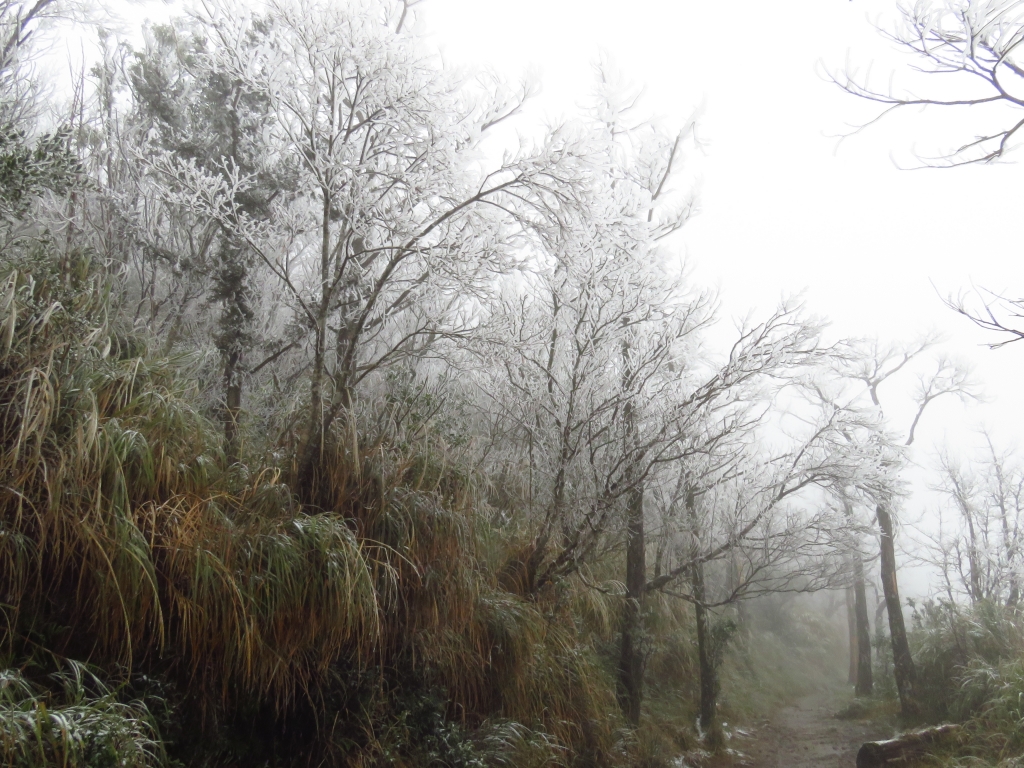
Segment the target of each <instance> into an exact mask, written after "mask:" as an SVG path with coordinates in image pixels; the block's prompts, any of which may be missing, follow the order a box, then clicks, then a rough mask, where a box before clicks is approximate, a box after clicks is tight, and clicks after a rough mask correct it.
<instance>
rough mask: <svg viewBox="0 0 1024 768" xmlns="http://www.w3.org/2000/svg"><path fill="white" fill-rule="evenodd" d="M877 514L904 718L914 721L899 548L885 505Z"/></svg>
mask: <svg viewBox="0 0 1024 768" xmlns="http://www.w3.org/2000/svg"><path fill="white" fill-rule="evenodd" d="M875 514H876V516H877V518H878V527H879V528H880V529H881V570H882V592H883V594H884V595H885V608H886V612H887V613H888V614H889V636H890V639H891V640H892V658H893V674H894V676H895V678H896V690H897V691H898V693H899V696H900V709H901V710H902V714H903V717H904V719H906V720H912V719H914V718H916V717H917V716H918V715H919V714H920V707H919V706H918V703H917V699H916V697H915V687H916V682H917V681H916V677H917V672H916V670H915V669H914V660H913V658H912V657H911V655H910V644H909V643H908V642H907V629H906V626H905V624H904V623H903V606H902V605H901V604H900V591H899V587H898V586H897V584H896V549H895V546H894V544H893V529H892V517H891V516H890V514H889V510H887V509H886V508H885V505H884V504H879V505H878V506H877V507H875Z"/></svg>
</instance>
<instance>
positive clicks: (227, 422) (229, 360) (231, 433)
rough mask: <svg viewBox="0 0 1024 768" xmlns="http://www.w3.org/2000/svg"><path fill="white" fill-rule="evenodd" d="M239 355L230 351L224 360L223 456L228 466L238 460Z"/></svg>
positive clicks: (240, 383) (240, 390) (240, 392)
mask: <svg viewBox="0 0 1024 768" xmlns="http://www.w3.org/2000/svg"><path fill="white" fill-rule="evenodd" d="M239 357H240V355H239V354H238V353H237V352H231V353H229V354H228V355H227V356H226V359H225V361H224V458H225V459H226V460H227V463H228V465H229V466H230V465H231V464H234V463H235V462H237V461H238V416H239V414H240V412H241V410H242V382H241V378H240V376H239V371H238V361H239Z"/></svg>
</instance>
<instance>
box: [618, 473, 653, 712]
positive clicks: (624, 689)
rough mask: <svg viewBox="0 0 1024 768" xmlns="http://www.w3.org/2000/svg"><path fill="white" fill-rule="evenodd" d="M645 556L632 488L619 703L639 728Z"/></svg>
mask: <svg viewBox="0 0 1024 768" xmlns="http://www.w3.org/2000/svg"><path fill="white" fill-rule="evenodd" d="M646 560H647V553H646V549H645V543H644V496H643V490H642V489H640V488H632V489H630V491H629V492H628V495H627V505H626V603H625V605H624V606H623V611H622V644H621V646H620V654H619V688H620V691H619V704H620V706H621V707H622V712H623V714H624V715H625V716H626V722H628V723H629V724H630V725H631V726H633V727H634V728H636V727H637V726H639V725H640V708H641V706H642V704H643V693H644V690H643V684H644V681H643V678H644V657H645V653H644V647H643V604H644V594H645V593H646V586H647V561H646Z"/></svg>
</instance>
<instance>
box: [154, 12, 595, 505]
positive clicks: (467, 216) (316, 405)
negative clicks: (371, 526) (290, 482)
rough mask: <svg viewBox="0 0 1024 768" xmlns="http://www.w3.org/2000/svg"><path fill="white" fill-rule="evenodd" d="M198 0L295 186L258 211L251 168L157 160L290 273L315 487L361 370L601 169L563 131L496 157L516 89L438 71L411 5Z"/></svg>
mask: <svg viewBox="0 0 1024 768" xmlns="http://www.w3.org/2000/svg"><path fill="white" fill-rule="evenodd" d="M206 10H207V16H206V17H205V18H204V23H205V24H206V26H207V29H208V30H209V35H210V41H211V42H210V45H211V49H212V50H213V51H214V54H213V56H214V58H215V60H216V64H217V67H218V69H219V70H220V71H223V72H224V73H225V76H226V77H228V78H231V79H234V80H237V81H238V82H241V83H244V84H245V86H244V87H245V89H246V90H248V91H251V92H253V93H258V94H262V95H263V96H264V97H265V98H266V99H267V109H268V114H269V115H270V116H272V122H270V123H268V124H267V125H265V126H264V130H265V131H267V132H268V133H270V134H272V135H271V136H270V137H269V138H268V139H267V141H268V142H269V143H272V144H273V145H274V146H275V147H276V152H278V153H280V155H281V156H282V158H284V159H285V160H286V161H287V162H288V163H290V165H291V167H292V168H294V172H293V177H292V184H293V188H294V192H293V194H292V195H291V197H290V199H289V200H288V201H287V204H285V203H284V202H283V201H282V202H278V201H275V202H274V207H275V210H274V211H272V214H271V216H270V217H269V219H268V220H267V221H266V222H265V221H262V220H260V219H259V218H257V217H254V216H252V215H251V214H250V213H249V212H247V211H246V210H245V209H244V208H243V206H242V205H240V204H239V202H238V195H239V193H240V192H242V191H244V190H248V189H251V188H252V187H253V186H255V185H257V184H258V180H257V179H256V178H254V177H253V176H252V175H247V174H245V173H243V172H241V170H237V171H236V172H235V173H234V174H233V175H230V176H229V177H223V178H220V177H219V178H211V176H210V174H208V173H206V172H204V171H203V169H201V168H199V167H198V166H196V165H195V164H193V163H183V162H175V163H173V164H171V163H169V164H168V165H167V167H166V168H165V172H166V173H167V174H168V175H173V176H175V178H176V182H177V183H178V185H179V186H180V187H181V188H182V189H183V190H187V192H188V199H189V200H191V201H192V204H193V205H195V206H196V207H198V208H201V209H202V210H203V211H204V212H206V213H208V214H210V215H213V216H215V217H216V219H217V220H218V221H219V222H222V223H223V225H224V226H225V227H227V228H230V229H231V230H232V231H235V232H238V233H239V237H240V238H241V239H242V240H243V241H244V242H245V243H246V245H247V246H248V247H249V248H252V249H253V252H254V253H255V254H256V255H257V257H258V258H259V259H260V260H261V261H262V263H263V264H264V266H265V267H266V268H267V269H269V270H270V271H271V272H272V273H273V275H274V276H275V277H276V279H277V280H278V281H279V283H280V285H282V286H283V288H284V292H285V295H286V300H287V301H288V303H289V304H290V306H291V310H292V312H293V314H294V317H295V320H294V323H295V325H296V327H298V328H300V329H302V331H303V345H302V346H303V351H304V353H305V360H306V364H307V365H308V369H307V370H308V381H309V389H308V399H307V401H306V405H305V406H304V407H305V411H306V414H307V417H306V418H305V419H304V422H305V424H304V428H303V429H302V434H301V437H300V442H301V449H300V451H299V461H298V470H297V476H298V478H299V483H300V486H303V487H306V488H310V487H312V484H313V482H314V479H315V478H314V475H315V474H316V470H317V465H318V462H319V457H320V456H321V453H322V450H323V446H324V441H325V440H327V439H328V438H329V434H330V429H331V426H332V424H333V423H334V422H335V420H336V419H337V418H338V417H339V415H341V414H343V413H344V412H346V411H347V410H349V409H350V408H351V406H352V404H353V402H354V400H353V398H354V393H355V391H356V389H357V387H358V386H359V385H360V384H361V383H362V382H363V381H364V380H366V379H367V377H370V376H372V375H374V374H375V373H377V372H378V371H380V370H381V369H382V368H384V367H386V366H389V365H391V364H393V363H395V362H397V361H400V360H402V359H405V358H408V357H410V356H416V355H420V354H422V353H423V351H424V350H425V349H427V348H429V347H431V346H433V345H435V344H436V343H439V342H440V341H441V340H444V339H450V338H457V337H460V336H463V335H465V334H467V333H468V332H469V331H470V330H471V329H472V328H473V327H474V325H475V324H476V323H477V318H478V314H479V306H480V304H481V303H482V302H483V301H485V299H486V296H487V295H488V294H489V292H490V291H491V290H492V288H493V285H494V280H495V276H497V275H500V274H502V273H504V272H506V271H507V270H509V269H510V268H511V267H513V266H515V265H516V264H517V263H518V262H519V260H520V259H521V252H522V248H523V245H524V243H525V241H527V240H528V239H530V238H532V237H533V236H534V234H533V232H534V230H535V229H537V228H543V227H548V226H552V225H557V221H558V216H559V213H560V211H561V210H562V208H564V207H565V206H566V205H567V204H569V203H571V201H572V199H573V197H574V187H575V185H576V184H577V183H578V182H579V181H580V180H581V179H582V178H584V177H585V176H586V175H588V174H591V173H592V172H593V170H592V166H591V164H590V163H589V161H588V160H587V158H586V157H585V152H584V151H583V150H582V148H581V147H580V146H579V144H578V142H577V141H576V139H575V137H573V136H571V135H569V134H567V133H566V132H564V131H559V130H555V131H553V132H551V133H550V134H549V135H547V136H546V137H545V138H544V139H543V140H542V141H540V142H539V143H537V144H536V145H530V146H520V147H518V148H514V149H512V150H509V151H508V152H507V153H506V154H505V155H504V157H503V158H501V159H499V160H496V161H491V160H488V159H487V155H486V154H483V153H482V152H481V142H482V141H483V138H484V136H485V134H487V132H488V130H489V128H490V127H492V126H493V125H495V124H496V123H497V122H500V121H501V120H503V119H504V118H506V117H508V116H509V115H510V114H512V113H513V112H515V111H516V110H517V109H518V107H519V105H520V103H521V100H522V98H524V96H525V94H524V93H523V92H513V91H511V90H510V89H508V88H506V87H505V86H504V85H502V84H501V83H496V82H491V83H484V84H482V85H474V84H469V83H466V82H463V81H462V80H460V79H459V78H458V77H457V76H456V75H455V74H453V73H452V72H450V71H448V70H444V69H443V68H442V67H440V66H439V65H438V63H437V62H436V61H435V60H434V59H433V58H431V57H430V56H429V55H428V54H427V53H425V51H424V48H423V46H422V44H421V43H420V41H419V40H418V39H417V38H416V37H415V36H414V35H412V34H409V33H408V32H407V29H408V28H409V27H408V25H404V26H403V23H402V22H403V19H404V18H405V16H406V11H407V10H408V9H407V7H406V5H404V4H403V5H391V4H387V3H377V2H368V3H356V4H352V5H350V6H348V7H339V6H337V5H334V4H327V3H316V2H300V3H296V4H289V3H285V2H281V3H271V4H270V5H269V6H268V8H267V11H266V14H265V15H264V16H262V17H261V18H260V19H259V20H256V19H254V18H253V17H252V16H251V14H249V13H248V12H247V10H246V9H245V8H243V7H241V6H235V5H229V4H226V3H224V4H211V5H209V6H207V8H206ZM257 25H258V27H259V30H260V37H261V41H260V42H259V43H258V44H257V43H254V42H253V34H254V30H255V28H256V26H257ZM183 194H184V193H183Z"/></svg>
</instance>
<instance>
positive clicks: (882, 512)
mask: <svg viewBox="0 0 1024 768" xmlns="http://www.w3.org/2000/svg"><path fill="white" fill-rule="evenodd" d="M934 343H935V340H934V339H932V338H925V339H923V340H921V341H919V342H917V343H914V344H910V345H897V344H892V345H888V346H884V345H881V344H879V343H878V342H877V341H874V342H861V343H859V344H855V345H853V346H852V347H851V350H850V353H849V354H847V355H845V356H844V357H842V358H838V359H837V361H836V362H837V365H836V370H837V372H838V373H839V374H840V376H841V377H845V378H847V379H849V380H851V381H853V382H857V383H858V384H859V385H860V387H861V392H860V395H859V396H860V397H862V398H864V399H866V400H868V401H869V404H870V407H873V408H875V409H876V410H877V412H878V414H879V417H880V418H881V417H882V399H881V395H880V394H879V389H880V387H881V386H882V384H884V383H885V382H887V381H890V380H891V379H892V377H893V376H895V375H896V374H898V373H899V372H900V371H903V370H905V369H907V367H908V366H909V365H910V364H911V363H912V362H913V361H915V360H916V359H918V358H920V356H921V355H922V354H923V353H924V352H925V351H926V350H928V349H929V348H930V347H931V346H933V344H934ZM946 395H953V396H956V397H958V398H960V399H961V400H967V399H971V398H974V397H977V387H976V385H975V384H974V382H973V381H972V380H971V376H970V371H969V370H968V369H967V368H966V367H964V366H963V365H962V364H961V363H959V362H957V361H955V360H952V359H950V358H948V357H945V356H942V355H939V356H937V357H936V358H934V359H933V360H932V361H931V364H930V367H929V368H926V369H925V370H924V371H923V372H921V373H919V375H918V381H917V385H916V386H915V387H914V390H913V393H912V402H913V406H914V411H913V413H914V415H913V417H912V419H911V421H910V424H909V425H908V427H907V429H906V432H905V436H904V437H903V439H902V441H901V442H902V444H903V446H904V447H905V448H906V447H909V446H910V445H912V444H913V442H914V439H915V437H916V434H917V428H918V426H919V424H920V421H921V417H922V416H923V415H924V413H925V410H926V409H927V408H928V406H929V405H930V404H931V403H932V402H933V401H934V400H935V399H936V398H939V397H944V396H946ZM903 460H904V459H903V457H901V456H899V455H891V456H889V457H888V458H886V459H885V460H884V462H883V465H882V466H880V467H879V469H880V470H881V471H882V472H883V475H884V474H889V475H890V476H894V477H898V473H899V470H900V468H901V465H902V462H903ZM860 487H861V490H862V491H863V492H864V497H865V499H866V500H867V501H868V502H869V503H870V504H871V505H872V506H874V512H875V520H876V522H877V524H878V533H879V550H880V570H881V581H882V592H883V594H884V595H885V606H886V613H887V615H888V619H889V637H890V641H891V643H892V650H893V672H894V675H895V677H896V687H897V690H898V692H899V696H900V706H901V708H902V710H903V713H904V716H906V717H913V716H915V715H916V714H917V713H918V711H919V703H918V701H917V699H916V693H915V689H916V670H915V667H914V661H913V657H912V656H911V654H910V645H909V643H908V641H907V631H906V624H905V622H904V619H903V606H902V603H901V602H900V595H899V585H898V583H897V579H896V570H897V568H896V548H895V537H896V520H895V516H896V514H897V511H898V509H897V504H898V502H899V495H898V494H897V493H895V492H894V491H895V483H894V482H889V483H882V484H879V485H876V486H875V487H870V486H866V485H863V484H861V485H860Z"/></svg>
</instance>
